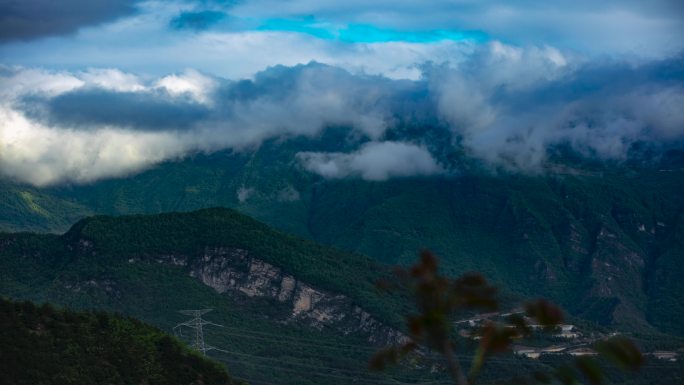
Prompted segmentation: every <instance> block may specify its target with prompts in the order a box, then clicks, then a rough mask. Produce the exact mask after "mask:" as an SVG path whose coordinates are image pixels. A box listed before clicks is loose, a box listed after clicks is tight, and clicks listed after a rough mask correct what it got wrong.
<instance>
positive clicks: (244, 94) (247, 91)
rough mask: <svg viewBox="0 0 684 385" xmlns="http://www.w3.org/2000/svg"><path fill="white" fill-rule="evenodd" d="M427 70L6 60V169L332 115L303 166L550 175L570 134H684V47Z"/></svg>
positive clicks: (73, 173) (110, 161)
mask: <svg viewBox="0 0 684 385" xmlns="http://www.w3.org/2000/svg"><path fill="white" fill-rule="evenodd" d="M417 70H418V71H419V73H420V75H419V77H418V79H417V80H397V79H390V78H388V77H384V76H377V75H367V74H359V73H354V72H350V71H347V70H344V69H342V68H338V67H335V66H329V65H323V64H318V63H310V64H307V65H297V66H293V67H288V66H275V67H271V68H269V69H267V70H265V71H262V72H260V73H258V74H256V75H255V76H254V77H253V78H251V79H243V80H229V79H225V78H221V77H216V76H211V75H208V74H205V73H202V72H198V71H195V70H186V71H184V72H181V73H175V74H168V75H165V76H161V77H157V78H155V77H149V76H136V75H134V74H131V73H129V72H124V71H121V70H116V69H111V68H109V69H90V70H85V71H74V72H66V71H49V70H40V69H23V68H8V67H4V68H0V111H1V113H2V116H1V119H0V173H1V174H3V175H4V176H6V177H10V178H13V179H17V180H20V181H24V182H28V183H32V184H35V185H48V184H56V183H65V182H66V183H72V182H73V183H87V182H90V181H94V180H97V179H101V178H109V177H118V176H125V175H128V174H129V173H135V172H139V171H140V170H143V169H145V168H149V167H152V166H153V165H155V164H157V163H159V162H162V161H166V160H169V159H177V158H182V157H184V156H187V155H188V154H192V153H196V152H205V153H210V152H213V151H218V150H223V149H233V150H238V151H242V150H246V149H250V148H253V147H255V146H258V145H259V144H260V143H262V142H263V141H264V140H269V139H285V138H292V137H302V136H303V137H307V138H311V139H313V140H314V141H316V140H319V139H320V138H322V137H323V133H324V131H325V130H326V128H330V127H335V128H336V129H337V130H342V131H343V132H345V134H344V135H345V137H346V138H347V140H346V141H345V140H342V141H335V142H334V143H328V144H326V146H327V147H325V152H320V151H323V150H321V149H316V148H313V149H311V150H309V151H311V152H308V153H303V154H300V155H299V156H298V159H299V161H300V162H302V165H304V169H306V170H309V171H312V172H315V173H318V174H321V175H324V176H326V177H329V178H341V177H358V178H364V179H371V180H381V179H386V178H393V177H401V176H410V175H429V174H439V173H442V172H447V173H448V172H451V171H453V170H451V169H449V166H448V165H449V164H451V163H450V161H449V159H452V158H453V157H454V156H461V155H457V154H465V156H466V157H467V158H468V159H475V160H477V161H478V162H480V163H484V164H487V165H490V166H492V167H503V168H507V169H511V170H516V171H523V172H539V171H541V170H543V169H544V165H545V164H546V162H547V161H548V159H549V156H550V154H552V153H553V151H554V149H555V148H557V147H559V146H564V147H567V148H569V149H571V150H573V151H575V152H577V153H579V154H582V155H584V156H587V157H592V158H597V159H603V160H605V159H613V160H622V159H626V158H627V156H628V155H629V153H630V150H631V149H632V148H634V146H635V145H636V144H640V143H646V144H648V145H652V146H654V147H656V148H657V147H667V146H672V145H677V144H681V143H682V142H683V141H684V113H683V112H682V111H681V105H683V104H684V57H676V58H672V59H667V60H656V61H647V62H642V61H637V62H630V61H624V60H614V59H604V60H601V61H597V60H586V59H585V58H583V57H579V58H578V57H576V56H573V55H572V54H568V53H566V52H561V51H560V50H557V49H555V48H552V47H548V46H540V47H527V48H520V47H515V46H510V45H505V44H503V43H499V42H492V43H489V44H487V45H483V46H480V47H478V48H476V49H474V50H473V51H472V52H471V53H470V54H469V55H467V56H465V57H464V58H462V59H461V60H460V61H458V62H454V63H448V64H436V63H424V64H422V65H420V66H417ZM321 140H322V139H321ZM362 143H368V144H365V145H360V144H362ZM428 149H429V151H428ZM406 159H408V161H407V160H406Z"/></svg>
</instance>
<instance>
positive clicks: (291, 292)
mask: <svg viewBox="0 0 684 385" xmlns="http://www.w3.org/2000/svg"><path fill="white" fill-rule="evenodd" d="M157 262H159V263H165V264H171V265H179V266H185V268H187V269H188V272H189V274H190V276H192V277H195V278H197V279H199V280H200V281H201V282H202V283H204V284H205V285H207V286H210V287H211V288H213V289H214V290H216V291H217V292H218V293H222V294H226V295H231V296H242V297H248V298H254V297H264V298H268V299H272V300H274V301H277V302H278V303H280V304H283V305H285V306H286V307H287V308H288V309H289V311H288V313H287V315H285V316H284V319H282V320H281V321H284V322H297V323H301V324H305V325H308V326H310V327H313V328H316V329H318V330H322V329H323V328H326V329H334V330H337V331H338V332H339V333H341V334H342V335H350V334H358V335H362V336H363V337H364V338H366V339H367V340H368V341H369V342H371V343H373V344H377V345H382V346H385V345H389V344H400V343H404V342H406V341H407V340H408V338H407V337H406V336H405V335H404V334H402V333H401V332H399V331H397V330H395V329H393V328H391V327H388V326H386V325H384V324H383V323H381V322H380V321H378V320H377V319H375V318H374V317H373V316H372V315H371V314H370V313H368V312H367V311H365V310H363V309H362V308H360V307H359V306H357V305H355V304H354V301H353V300H352V299H351V298H349V297H347V296H345V295H341V294H335V293H332V292H330V291H327V290H322V289H319V288H316V287H314V286H312V285H311V284H309V283H307V282H303V281H301V280H299V279H297V278H296V277H294V276H292V275H290V274H287V273H285V272H284V271H282V269H280V268H279V267H277V266H274V265H272V264H270V263H267V262H265V261H263V260H261V259H258V258H256V257H254V256H252V255H250V253H249V252H248V251H246V250H241V249H234V248H206V249H205V250H204V253H203V255H201V256H200V257H199V258H192V259H191V258H188V257H187V256H180V255H165V256H160V257H158V258H157Z"/></svg>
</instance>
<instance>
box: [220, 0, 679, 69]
mask: <svg viewBox="0 0 684 385" xmlns="http://www.w3.org/2000/svg"><path fill="white" fill-rule="evenodd" d="M231 14H232V15H234V16H237V17H253V18H254V17H260V18H269V17H277V18H285V19H295V20H296V19H301V18H302V15H314V16H315V17H316V19H317V20H318V21H319V22H320V21H325V22H328V23H330V24H331V25H335V24H337V25H340V24H341V25H347V24H350V23H351V24H353V23H358V24H366V25H372V26H375V27H378V28H389V29H394V30H400V31H402V30H403V31H407V32H409V33H410V32H414V31H431V30H450V31H481V32H483V33H485V34H487V35H489V36H490V37H491V38H492V39H494V40H505V41H508V42H511V43H513V44H517V45H544V44H549V45H553V46H558V47H563V48H565V49H574V50H581V51H586V52H591V53H594V54H605V53H609V54H616V53H618V54H626V53H629V54H636V55H648V56H651V57H658V56H663V55H671V54H673V53H676V52H679V51H681V50H682V49H683V48H684V43H683V42H682V39H681V36H682V34H683V33H684V17H683V16H684V5H682V3H681V2H679V1H673V0H656V1H651V2H643V1H639V0H609V1H601V2H596V1H590V0H563V1H554V2H546V3H544V2H539V1H531V0H525V1H515V2H510V1H508V2H503V1H499V0H481V1H471V0H458V1H453V0H436V1H431V2H429V3H426V2H415V1H411V0H392V1H389V0H378V1H373V2H368V1H361V0H349V1H344V2H339V1H313V0H293V1H287V2H281V1H277V0H252V1H245V2H241V3H239V4H237V5H236V6H234V7H232V8H231Z"/></svg>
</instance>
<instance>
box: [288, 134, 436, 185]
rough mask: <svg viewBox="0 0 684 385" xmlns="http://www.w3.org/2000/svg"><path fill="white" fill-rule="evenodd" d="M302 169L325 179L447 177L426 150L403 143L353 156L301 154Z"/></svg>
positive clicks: (365, 149) (371, 146) (383, 145)
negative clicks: (443, 175) (440, 175)
mask: <svg viewBox="0 0 684 385" xmlns="http://www.w3.org/2000/svg"><path fill="white" fill-rule="evenodd" d="M297 158H298V159H299V161H300V162H301V164H302V166H303V167H304V168H305V169H306V170H308V171H310V172H313V173H316V174H319V175H321V176H323V177H324V178H329V179H340V178H348V177H355V178H362V179H364V180H372V181H383V180H387V179H390V178H398V177H411V176H430V175H438V174H442V173H444V169H443V168H442V167H441V166H440V165H439V164H438V163H437V162H436V161H435V159H434V158H433V157H432V155H431V154H430V152H429V151H428V150H427V149H425V148H424V147H420V146H417V145H414V144H411V143H401V142H389V141H388V142H370V143H367V144H365V145H363V146H362V147H361V148H360V149H359V150H357V151H354V152H352V153H348V154H347V153H339V152H332V153H321V152H300V153H298V154H297Z"/></svg>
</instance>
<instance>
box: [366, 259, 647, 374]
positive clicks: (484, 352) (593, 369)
mask: <svg viewBox="0 0 684 385" xmlns="http://www.w3.org/2000/svg"><path fill="white" fill-rule="evenodd" d="M438 265H439V262H438V259H437V258H436V257H435V256H434V255H433V254H432V253H431V252H429V251H424V252H422V253H421V254H420V260H419V262H418V263H417V264H415V265H414V266H412V267H411V268H410V269H408V270H405V269H402V268H397V270H396V275H397V277H398V278H399V280H400V282H402V283H403V284H405V285H406V286H407V287H408V288H409V290H410V292H411V293H412V294H413V300H414V305H415V308H416V310H417V313H416V314H410V315H408V316H407V317H406V319H407V326H408V331H409V341H408V342H407V343H405V344H403V345H400V346H391V347H389V348H387V349H384V350H381V351H379V352H377V353H376V354H375V355H374V356H373V357H372V359H371V361H370V367H371V369H376V370H382V369H383V368H384V367H385V366H387V365H388V364H396V363H397V362H398V361H399V360H401V359H402V358H403V357H405V356H406V355H407V354H409V353H411V352H416V351H418V352H420V350H421V349H426V348H427V349H431V350H434V351H437V352H438V353H440V354H441V355H442V356H443V357H444V359H445V361H446V367H447V369H448V372H449V374H450V375H451V377H452V378H453V380H454V382H455V383H456V384H458V385H473V384H474V383H475V380H476V378H477V376H478V374H479V373H480V371H481V369H482V367H483V366H484V364H485V362H486V360H487V359H488V358H489V357H490V356H491V355H493V354H497V353H503V352H507V351H510V347H511V345H512V343H513V341H514V340H518V339H521V338H524V337H529V336H530V335H531V333H532V330H533V327H532V324H531V323H530V321H529V320H532V321H534V322H535V324H534V325H535V326H537V325H539V326H541V327H542V329H543V330H544V331H552V330H554V329H555V328H556V327H557V326H558V325H560V324H561V322H563V318H564V317H563V312H562V310H561V309H560V308H559V307H558V306H556V305H554V304H553V303H551V302H549V301H546V300H543V299H539V300H535V301H530V302H528V303H526V304H525V310H524V313H525V316H523V315H522V314H515V313H514V314H510V315H509V316H508V317H507V318H506V319H505V321H503V322H495V321H491V320H488V321H485V322H484V323H483V324H482V326H481V327H480V328H479V330H478V332H477V337H479V343H478V346H477V348H476V350H475V354H474V356H473V359H472V361H471V363H470V368H469V370H468V373H467V374H466V373H465V371H464V370H463V368H462V367H461V363H460V362H459V360H458V358H457V357H458V355H457V354H456V349H457V345H456V344H455V343H454V341H453V340H452V336H453V323H454V321H455V320H456V315H458V314H468V313H470V312H474V311H481V312H482V311H487V312H493V311H498V308H499V299H498V295H497V294H498V291H497V288H496V287H494V286H492V285H490V284H489V283H488V282H487V280H486V279H485V278H484V277H483V276H482V275H480V274H478V273H469V274H465V275H463V276H461V277H459V278H456V279H451V278H449V277H446V276H443V275H440V274H439V271H438ZM378 286H379V287H380V288H383V289H389V290H391V289H392V286H391V285H389V284H388V283H386V282H381V283H379V284H378ZM595 349H596V351H597V352H598V354H599V355H600V356H601V357H604V358H606V359H608V360H609V361H611V362H613V363H614V364H616V365H617V366H618V367H621V368H623V369H629V370H637V369H638V368H639V367H640V366H641V364H642V362H643V358H642V355H641V353H640V352H639V349H638V348H637V347H636V346H635V345H634V343H633V342H632V341H630V340H629V339H627V338H624V337H614V338H611V339H607V340H604V341H601V342H599V343H597V344H596V346H595ZM532 378H533V380H534V381H536V382H541V383H551V382H554V381H555V382H560V383H562V384H574V383H577V382H578V381H580V380H581V379H582V378H583V379H586V380H587V381H588V382H589V383H591V384H592V385H599V384H601V383H602V382H603V378H604V376H603V373H602V371H601V368H600V366H599V365H598V362H597V361H596V359H594V358H591V357H588V356H582V357H578V358H577V359H575V360H574V362H572V363H571V364H568V365H564V366H562V367H559V368H557V369H556V370H554V371H552V372H551V373H548V374H547V373H535V374H534V375H533V376H532Z"/></svg>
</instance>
